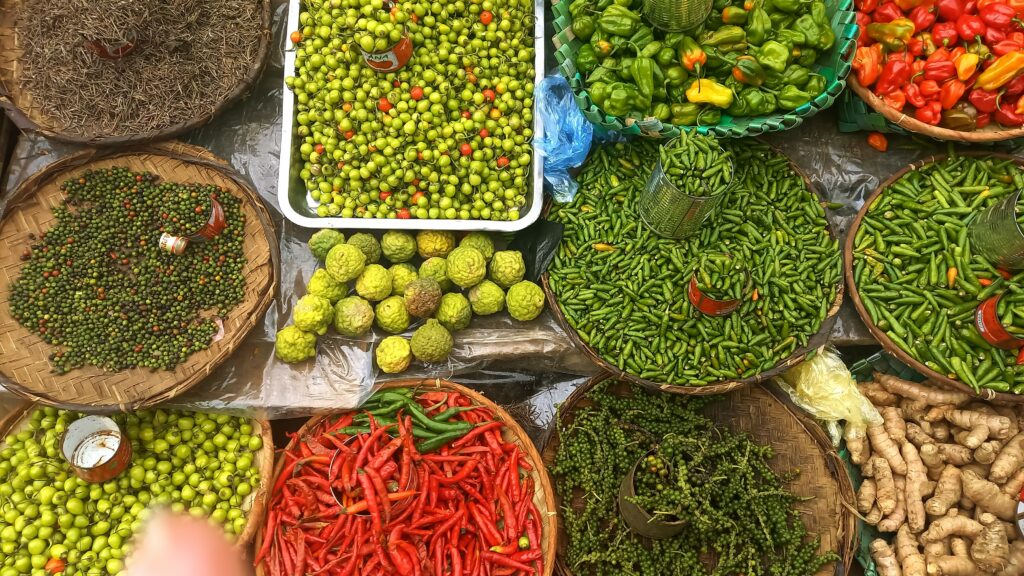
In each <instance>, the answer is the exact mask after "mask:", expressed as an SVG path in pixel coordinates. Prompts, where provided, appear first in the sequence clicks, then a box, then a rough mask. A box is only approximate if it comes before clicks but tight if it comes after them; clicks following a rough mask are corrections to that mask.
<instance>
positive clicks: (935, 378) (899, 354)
mask: <svg viewBox="0 0 1024 576" xmlns="http://www.w3.org/2000/svg"><path fill="white" fill-rule="evenodd" d="M961 156H984V157H986V158H1001V159H1013V160H1015V161H1016V162H1017V163H1018V164H1020V165H1022V166H1024V158H1020V157H1015V156H1010V155H1008V154H1000V153H997V152H963V153H961ZM946 158H947V155H946V154H939V155H935V156H928V157H927V158H923V159H921V160H919V161H917V162H914V163H913V164H909V165H907V166H904V167H903V169H901V170H900V171H899V172H896V173H895V174H893V175H892V176H890V177H889V178H887V179H886V180H885V182H882V183H881V184H879V185H878V188H876V189H875V191H874V192H872V193H871V195H870V196H868V197H867V198H866V199H865V200H864V206H863V207H861V209H860V211H859V212H857V216H856V218H854V219H853V223H851V224H850V229H849V232H848V233H847V234H846V242H845V243H844V244H843V274H844V275H845V276H846V285H847V287H848V288H849V290H850V297H851V299H852V300H853V305H854V307H855V308H856V309H857V313H858V314H859V315H860V319H861V320H862V321H863V322H864V324H865V325H866V326H867V327H868V330H869V331H870V332H871V335H872V336H874V337H875V340H878V342H879V344H881V345H882V348H884V349H885V351H886V352H888V353H889V354H892V355H893V356H895V357H896V358H897V359H899V361H900V362H903V363H904V364H906V365H907V366H909V367H910V368H912V369H913V370H915V371H917V372H918V373H920V374H922V375H924V377H925V378H926V379H927V380H929V381H931V382H933V383H936V384H940V385H942V386H944V387H947V388H952V389H955V390H959V391H961V392H965V393H967V394H970V395H972V396H977V397H978V398H982V399H984V400H989V401H992V402H995V403H1006V404H1024V395H1022V394H1011V393H1006V392H996V391H994V390H989V389H987V388H986V389H982V390H981V392H976V391H975V390H974V388H971V387H970V386H968V385H967V384H965V383H963V382H961V381H959V380H954V379H952V378H949V377H948V376H946V375H945V374H940V373H938V372H936V371H935V370H932V369H931V368H929V367H927V366H925V365H924V364H923V363H921V362H919V361H918V360H917V359H915V358H913V357H912V356H910V354H908V353H907V352H906V351H904V350H903V349H902V348H900V347H899V346H897V345H896V343H895V342H893V341H892V340H891V339H890V338H889V336H888V335H887V334H886V333H885V332H884V331H882V330H881V329H880V328H879V327H878V326H877V325H875V323H874V322H873V321H872V320H871V316H870V315H869V314H868V311H867V309H866V308H865V307H864V302H863V301H862V300H861V299H860V292H858V291H857V284H856V282H855V281H854V277H853V248H854V241H855V238H856V236H857V230H858V229H859V228H860V223H861V221H863V220H864V215H865V214H867V212H868V208H870V207H871V205H872V204H873V203H874V202H875V199H876V198H878V196H879V195H881V194H882V192H883V191H884V190H885V189H886V188H888V187H889V186H890V185H891V184H892V183H893V182H896V181H897V180H899V179H900V178H902V177H903V175H904V174H906V173H907V172H910V171H912V170H916V169H918V168H920V167H922V166H925V165H927V164H932V163H934V162H941V161H942V160H945V159H946Z"/></svg>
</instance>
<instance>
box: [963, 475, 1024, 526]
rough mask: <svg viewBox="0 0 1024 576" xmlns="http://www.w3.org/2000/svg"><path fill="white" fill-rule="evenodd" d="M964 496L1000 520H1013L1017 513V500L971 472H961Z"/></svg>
mask: <svg viewBox="0 0 1024 576" xmlns="http://www.w3.org/2000/svg"><path fill="white" fill-rule="evenodd" d="M960 479H961V481H962V483H963V491H964V496H966V497H967V498H969V499H970V500H972V501H973V502H974V504H975V505H976V506H978V507H980V508H981V509H982V510H984V511H986V512H991V513H992V514H995V515H996V516H998V517H999V518H1000V519H1002V520H1006V521H1010V520H1013V517H1014V515H1015V514H1016V512H1017V499H1016V498H1015V497H1012V496H1009V495H1007V494H1004V493H1003V491H1002V490H1000V489H999V486H997V485H996V484H994V483H992V482H989V481H988V480H986V479H985V478H983V477H981V476H979V475H978V474H977V473H975V472H974V471H973V470H961V472H960Z"/></svg>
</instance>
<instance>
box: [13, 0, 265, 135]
mask: <svg viewBox="0 0 1024 576" xmlns="http://www.w3.org/2000/svg"><path fill="white" fill-rule="evenodd" d="M23 16H24V17H23ZM270 23H271V7H270V0H232V2H218V1H215V0H162V1H161V2H156V3H153V2H124V1H123V0H117V1H116V2H115V1H114V0H105V1H104V2H100V3H94V2H90V1H89V0H73V1H71V2H70V3H69V2H56V1H54V0H12V1H10V2H7V3H6V4H5V5H4V6H3V8H2V9H0V106H3V107H4V108H5V110H6V112H7V114H8V115H9V116H10V117H11V119H12V120H13V121H14V122H15V124H17V125H18V127H19V128H21V129H22V130H27V131H38V132H40V133H42V134H43V135H44V136H46V137H48V138H53V139H57V140H62V141H65V142H73V143H77V144H85V145H93V146H116V145H124V144H129V143H139V142H146V141H153V140H162V139H166V138H170V137H173V136H176V135H178V134H182V133H184V132H187V131H189V130H192V129H194V128H196V127H198V126H201V125H202V124H205V123H206V122H208V121H209V120H210V119H211V118H213V117H214V116H216V115H217V114H219V113H220V112H222V111H224V110H225V109H227V108H228V107H229V106H230V105H231V104H232V103H234V102H235V101H236V100H238V99H239V98H241V97H242V96H243V95H244V94H246V93H247V92H248V91H249V89H250V88H251V87H252V85H253V84H254V83H255V81H256V79H257V78H259V75H260V72H261V71H262V69H263V66H264V64H265V63H266V61H267V58H268V55H269V52H270V42H271V32H270ZM86 34H88V35H90V36H92V37H91V38H85V37H84V35H86ZM90 41H96V42H99V44H98V45H99V46H103V47H104V49H106V50H111V49H115V48H117V47H118V46H119V45H120V43H121V42H122V41H130V42H133V43H134V48H133V50H132V51H131V52H130V53H128V54H127V55H125V56H124V57H123V58H121V59H118V60H111V59H105V58H101V57H100V56H98V55H96V54H94V53H93V52H91V51H89V50H88V49H87V48H86V47H85V44H87V43H88V42H90ZM40 94H42V95H44V97H40Z"/></svg>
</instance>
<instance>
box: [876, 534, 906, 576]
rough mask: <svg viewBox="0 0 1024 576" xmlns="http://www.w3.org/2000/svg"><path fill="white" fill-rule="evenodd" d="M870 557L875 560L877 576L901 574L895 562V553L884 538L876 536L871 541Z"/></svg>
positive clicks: (901, 575)
mask: <svg viewBox="0 0 1024 576" xmlns="http://www.w3.org/2000/svg"><path fill="white" fill-rule="evenodd" d="M871 558H872V559H873V560H874V561H875V568H876V569H877V571H878V576H903V571H902V570H900V565H899V564H898V563H897V562H896V553H895V552H893V550H892V548H891V547H890V546H889V544H888V543H887V542H886V541H885V540H882V539H881V538H877V539H875V540H872V541H871Z"/></svg>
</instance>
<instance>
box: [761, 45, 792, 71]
mask: <svg viewBox="0 0 1024 576" xmlns="http://www.w3.org/2000/svg"><path fill="white" fill-rule="evenodd" d="M755 56H756V57H757V61H758V62H760V63H761V66H764V67H765V68H767V69H768V70H774V71H776V72H782V71H783V70H785V69H786V65H787V64H788V63H789V56H790V54H789V48H788V47H787V46H786V45H785V44H783V43H781V42H777V41H775V40H769V41H767V42H765V43H764V44H761V46H760V48H758V49H757V53H756V54H755Z"/></svg>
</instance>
